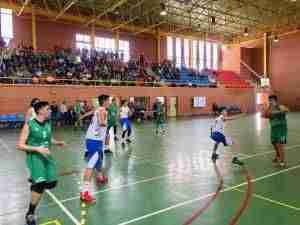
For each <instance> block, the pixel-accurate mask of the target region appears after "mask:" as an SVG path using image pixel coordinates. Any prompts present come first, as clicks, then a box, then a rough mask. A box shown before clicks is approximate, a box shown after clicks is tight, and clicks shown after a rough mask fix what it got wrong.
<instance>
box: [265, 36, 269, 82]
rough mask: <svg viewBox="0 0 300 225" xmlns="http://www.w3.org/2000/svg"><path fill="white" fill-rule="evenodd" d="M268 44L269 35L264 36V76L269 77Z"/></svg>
mask: <svg viewBox="0 0 300 225" xmlns="http://www.w3.org/2000/svg"><path fill="white" fill-rule="evenodd" d="M269 65H270V42H269V33H265V34H264V76H265V77H270V73H269V72H270V70H269V69H270V67H269Z"/></svg>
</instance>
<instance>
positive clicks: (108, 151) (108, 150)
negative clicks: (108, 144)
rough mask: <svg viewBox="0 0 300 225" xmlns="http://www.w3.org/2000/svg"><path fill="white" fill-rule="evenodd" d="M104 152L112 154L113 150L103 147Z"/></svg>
mask: <svg viewBox="0 0 300 225" xmlns="http://www.w3.org/2000/svg"><path fill="white" fill-rule="evenodd" d="M104 153H106V154H112V153H113V152H112V151H111V150H110V149H105V150H104Z"/></svg>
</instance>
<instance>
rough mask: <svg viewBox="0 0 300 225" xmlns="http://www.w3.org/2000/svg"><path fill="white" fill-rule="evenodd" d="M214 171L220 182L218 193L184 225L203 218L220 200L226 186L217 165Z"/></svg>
mask: <svg viewBox="0 0 300 225" xmlns="http://www.w3.org/2000/svg"><path fill="white" fill-rule="evenodd" d="M214 169H215V172H216V174H217V177H218V179H219V181H220V183H219V185H218V187H217V190H216V192H215V193H214V194H213V195H212V196H211V197H210V198H209V199H208V201H207V202H206V204H205V205H204V206H203V207H202V208H200V209H199V210H197V211H195V212H194V213H193V214H192V215H191V216H190V217H189V218H188V219H187V220H186V221H185V222H184V223H183V225H190V224H192V223H193V222H194V220H196V219H197V218H199V216H201V215H202V214H203V213H204V212H205V211H206V210H207V209H209V207H210V206H211V205H212V203H213V202H214V201H215V200H216V199H217V198H218V196H219V194H220V192H221V190H222V188H223V184H224V180H223V177H222V175H221V173H220V170H219V168H218V166H217V165H216V164H214Z"/></svg>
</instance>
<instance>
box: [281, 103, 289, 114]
mask: <svg viewBox="0 0 300 225" xmlns="http://www.w3.org/2000/svg"><path fill="white" fill-rule="evenodd" d="M279 109H280V111H281V112H285V113H287V112H289V111H290V110H289V108H288V107H286V106H284V105H280V106H279Z"/></svg>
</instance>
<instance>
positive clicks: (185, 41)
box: [184, 39, 190, 67]
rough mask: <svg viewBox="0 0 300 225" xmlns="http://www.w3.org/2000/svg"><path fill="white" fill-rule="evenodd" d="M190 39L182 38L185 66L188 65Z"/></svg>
mask: <svg viewBox="0 0 300 225" xmlns="http://www.w3.org/2000/svg"><path fill="white" fill-rule="evenodd" d="M189 43H190V40H189V39H184V63H185V66H186V67H190V44H189Z"/></svg>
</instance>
